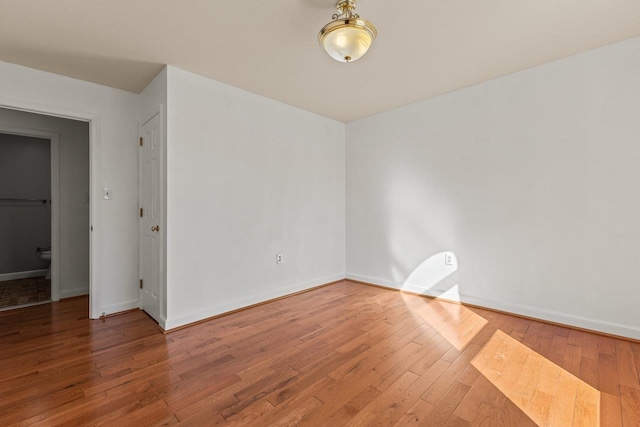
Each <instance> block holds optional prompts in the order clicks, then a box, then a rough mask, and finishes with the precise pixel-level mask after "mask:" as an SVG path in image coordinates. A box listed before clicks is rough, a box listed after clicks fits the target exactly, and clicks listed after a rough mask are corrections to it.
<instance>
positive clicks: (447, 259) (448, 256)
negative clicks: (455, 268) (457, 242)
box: [444, 252, 453, 265]
mask: <svg viewBox="0 0 640 427" xmlns="http://www.w3.org/2000/svg"><path fill="white" fill-rule="evenodd" d="M444 265H453V254H452V253H451V252H445V253H444Z"/></svg>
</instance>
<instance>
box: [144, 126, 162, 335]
mask: <svg viewBox="0 0 640 427" xmlns="http://www.w3.org/2000/svg"><path fill="white" fill-rule="evenodd" d="M160 126H161V122H160V114H156V115H155V116H153V117H152V118H151V119H149V120H148V121H147V122H145V123H144V124H143V125H142V127H141V129H140V137H141V138H142V139H141V140H140V144H141V146H140V308H142V309H143V310H144V311H146V312H147V313H148V314H149V315H150V316H151V317H153V318H154V319H155V320H156V321H157V322H158V323H160V304H161V301H162V298H163V295H162V294H161V283H162V266H163V259H162V258H163V251H162V237H163V235H164V223H163V221H162V215H163V209H162V192H163V188H162V187H163V186H162V163H161V159H162V157H161V152H162V129H161V127H160Z"/></svg>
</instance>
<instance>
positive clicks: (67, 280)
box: [0, 108, 90, 310]
mask: <svg viewBox="0 0 640 427" xmlns="http://www.w3.org/2000/svg"><path fill="white" fill-rule="evenodd" d="M0 133H1V134H3V135H7V137H6V138H4V140H3V139H0V143H2V141H4V144H3V145H4V146H5V147H4V148H5V149H6V148H11V150H13V151H12V152H8V151H6V150H5V152H4V153H5V154H11V155H7V156H2V159H3V160H2V163H3V165H2V166H3V167H2V171H0V173H2V172H4V173H5V174H8V175H9V176H8V177H5V178H7V179H6V180H5V179H3V184H0V199H5V201H2V202H0V218H2V217H3V216H6V217H7V218H5V219H8V221H7V222H5V223H4V225H5V226H6V225H7V223H8V224H12V227H13V229H12V230H11V232H9V231H8V230H0V232H1V233H2V235H3V239H2V240H3V244H0V253H2V254H10V255H9V256H4V262H0V283H2V282H3V281H4V280H3V279H10V280H19V281H20V282H17V283H11V286H10V287H9V288H10V290H11V292H9V293H7V292H6V291H7V290H6V289H5V293H4V296H5V297H8V299H12V300H13V301H12V302H13V303H14V304H10V303H11V301H3V297H2V294H0V310H1V309H2V307H1V306H2V305H3V304H4V303H5V302H6V303H7V304H6V305H14V306H24V305H32V304H37V303H43V302H46V301H57V300H59V299H61V298H70V297H75V296H79V295H87V294H89V289H90V276H89V271H90V251H89V242H90V235H89V217H90V203H89V202H90V197H89V182H90V178H89V175H90V165H89V123H87V122H84V121H78V120H71V119H66V118H60V117H53V116H48V115H43V114H37V113H32V112H26V111H18V110H12V109H5V108H0ZM7 141H8V142H7ZM36 142H38V143H39V144H40V145H39V146H37V145H36ZM43 146H47V147H48V148H49V151H48V154H49V156H48V157H49V165H50V166H49V168H45V167H43V166H42V163H43V162H42V157H44V155H43V151H46V150H43ZM36 148H39V150H38V149H36ZM0 150H2V147H0ZM36 160H38V161H39V163H38V162H37V161H36ZM9 165H13V166H11V167H9ZM18 166H19V168H20V169H19V172H18V170H17V169H16V167H18ZM44 169H47V171H44ZM45 175H48V180H47V181H48V183H49V192H48V194H47V196H46V197H45V196H44V195H43V194H42V191H43V190H42V182H44V181H45V178H47V177H45ZM36 181H37V182H38V183H40V192H39V193H38V192H34V191H35V190H34V189H33V188H32V187H33V185H35V182H36ZM30 185H31V187H29V186H30ZM36 194H38V195H37V196H36ZM45 215H46V217H47V218H49V220H48V221H47V220H46V219H43V218H44V217H45ZM43 224H46V225H48V227H46V226H43ZM0 227H2V225H0ZM45 229H46V231H48V233H44V232H43V230H45ZM45 234H47V235H46V236H45ZM35 235H37V236H35ZM34 236H35V237H34ZM36 240H37V241H38V243H37V244H36V245H34V242H35V241H36ZM32 246H33V247H32ZM3 251H4V252H3ZM4 264H7V265H4ZM9 264H10V265H9ZM5 270H6V271H5ZM8 270H11V271H8ZM2 273H7V275H5V276H2V275H1V274H2ZM47 285H49V286H50V290H48V289H47ZM34 287H35V293H36V296H35V298H34V296H33V290H34ZM1 288H2V286H0V291H2V289H1ZM19 291H20V292H24V293H23V294H19ZM12 293H13V295H12ZM34 299H35V300H34ZM15 303H17V304H15Z"/></svg>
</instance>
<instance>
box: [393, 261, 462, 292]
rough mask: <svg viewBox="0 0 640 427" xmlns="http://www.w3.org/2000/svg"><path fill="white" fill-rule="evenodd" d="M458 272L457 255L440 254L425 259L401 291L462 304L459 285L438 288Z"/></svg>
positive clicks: (405, 282)
mask: <svg viewBox="0 0 640 427" xmlns="http://www.w3.org/2000/svg"><path fill="white" fill-rule="evenodd" d="M457 270H458V258H457V257H456V254H455V253H453V252H449V251H446V252H440V253H437V254H435V255H432V256H430V257H429V258H427V259H425V260H424V261H422V262H421V263H420V265H418V266H417V267H416V268H414V269H413V271H412V272H411V273H410V274H409V276H407V279H406V280H405V281H404V283H403V284H402V286H401V287H400V289H401V290H403V291H408V292H414V293H417V294H421V295H428V296H431V297H436V298H444V299H448V300H451V301H457V302H460V292H459V289H458V285H457V284H456V285H453V286H448V287H446V288H443V287H442V286H438V285H440V284H441V282H442V281H444V279H446V278H447V277H449V276H450V275H451V274H453V273H454V272H456V271H457Z"/></svg>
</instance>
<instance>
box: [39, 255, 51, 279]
mask: <svg viewBox="0 0 640 427" xmlns="http://www.w3.org/2000/svg"><path fill="white" fill-rule="evenodd" d="M40 259H41V260H43V261H46V262H47V263H48V264H49V269H48V270H47V274H46V276H44V278H45V279H51V251H50V250H49V251H41V252H40Z"/></svg>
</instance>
